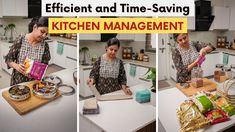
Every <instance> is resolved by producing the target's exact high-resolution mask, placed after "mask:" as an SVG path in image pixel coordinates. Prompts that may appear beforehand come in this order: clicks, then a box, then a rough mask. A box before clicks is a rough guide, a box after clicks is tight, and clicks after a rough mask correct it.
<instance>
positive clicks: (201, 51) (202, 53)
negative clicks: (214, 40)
mask: <svg viewBox="0 0 235 132" xmlns="http://www.w3.org/2000/svg"><path fill="white" fill-rule="evenodd" d="M206 54H207V51H206V48H202V49H201V50H200V52H199V55H200V56H205V55H206Z"/></svg>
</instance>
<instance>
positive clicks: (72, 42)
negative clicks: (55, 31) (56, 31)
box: [49, 36, 77, 46]
mask: <svg viewBox="0 0 235 132" xmlns="http://www.w3.org/2000/svg"><path fill="white" fill-rule="evenodd" d="M49 38H50V39H51V40H53V41H57V42H61V43H63V44H67V45H72V46H77V40H74V39H67V38H62V37H55V36H51V37H49Z"/></svg>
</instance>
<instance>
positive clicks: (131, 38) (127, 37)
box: [116, 33, 135, 41]
mask: <svg viewBox="0 0 235 132" xmlns="http://www.w3.org/2000/svg"><path fill="white" fill-rule="evenodd" d="M116 37H117V39H119V40H120V41H122V40H124V41H125V40H128V41H134V40H135V34H125V33H124V34H123V33H121V34H117V36H116Z"/></svg>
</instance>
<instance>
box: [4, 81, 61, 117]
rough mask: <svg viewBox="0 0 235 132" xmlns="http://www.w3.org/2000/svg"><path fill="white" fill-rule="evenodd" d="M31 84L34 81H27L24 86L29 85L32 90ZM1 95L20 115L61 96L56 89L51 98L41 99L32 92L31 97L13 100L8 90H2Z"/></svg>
mask: <svg viewBox="0 0 235 132" xmlns="http://www.w3.org/2000/svg"><path fill="white" fill-rule="evenodd" d="M33 84H35V81H33V82H29V83H27V84H26V85H25V86H27V87H29V88H30V91H32V90H33V88H32V86H33ZM2 96H3V98H4V99H5V100H6V101H7V102H8V103H9V104H10V105H11V106H12V107H13V108H14V109H15V110H16V112H17V113H19V114H20V115H23V114H26V113H28V112H30V111H32V110H34V109H36V108H38V107H40V106H42V105H44V104H47V103H49V102H51V101H53V100H54V99H57V98H59V97H61V93H60V91H57V94H56V95H55V97H54V98H51V99H41V98H38V97H36V96H34V95H33V94H31V97H30V98H28V99H27V100H24V101H13V100H12V99H11V98H10V94H9V92H8V90H6V91H3V92H2Z"/></svg>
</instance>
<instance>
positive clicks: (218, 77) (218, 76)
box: [214, 64, 225, 82]
mask: <svg viewBox="0 0 235 132" xmlns="http://www.w3.org/2000/svg"><path fill="white" fill-rule="evenodd" d="M223 67H224V65H223V64H216V66H215V71H214V80H215V81H216V82H221V81H222V78H223V76H225V72H224V71H223Z"/></svg>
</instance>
